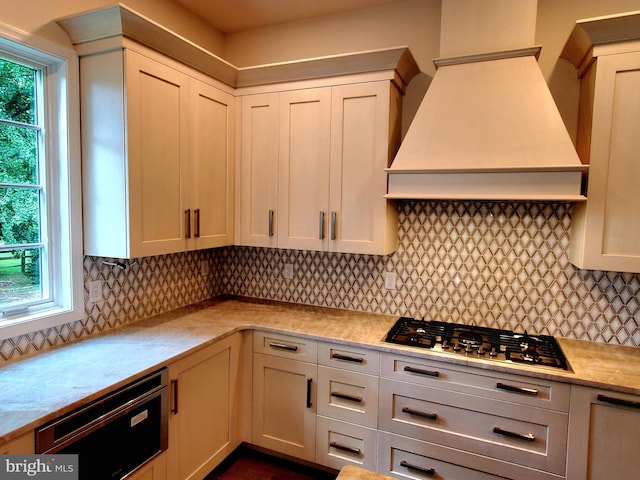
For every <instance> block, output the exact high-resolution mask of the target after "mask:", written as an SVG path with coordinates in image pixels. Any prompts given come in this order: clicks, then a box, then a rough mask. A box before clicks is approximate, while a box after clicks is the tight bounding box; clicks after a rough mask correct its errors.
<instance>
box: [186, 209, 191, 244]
mask: <svg viewBox="0 0 640 480" xmlns="http://www.w3.org/2000/svg"><path fill="white" fill-rule="evenodd" d="M184 225H185V229H186V233H185V237H186V238H191V209H190V208H187V209H186V210H185V211H184Z"/></svg>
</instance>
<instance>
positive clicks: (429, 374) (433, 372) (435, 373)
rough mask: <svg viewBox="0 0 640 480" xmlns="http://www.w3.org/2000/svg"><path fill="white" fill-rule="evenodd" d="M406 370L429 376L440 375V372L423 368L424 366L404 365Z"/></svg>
mask: <svg viewBox="0 0 640 480" xmlns="http://www.w3.org/2000/svg"><path fill="white" fill-rule="evenodd" d="M404 371H405V372H409V373H417V374H418V375H427V376H428V377H439V376H440V372H437V371H435V370H423V369H422V368H416V367H409V366H406V367H404Z"/></svg>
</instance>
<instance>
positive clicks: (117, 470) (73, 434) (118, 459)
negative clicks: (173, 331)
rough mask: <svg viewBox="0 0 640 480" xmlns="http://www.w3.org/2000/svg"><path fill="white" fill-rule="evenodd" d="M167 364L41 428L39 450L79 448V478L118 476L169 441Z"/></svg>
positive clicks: (74, 450) (72, 450) (92, 479)
mask: <svg viewBox="0 0 640 480" xmlns="http://www.w3.org/2000/svg"><path fill="white" fill-rule="evenodd" d="M167 375H168V374H167V369H166V368H164V369H162V370H159V371H157V372H155V373H152V374H150V375H147V376H145V377H143V378H141V379H139V380H136V381H135V382H132V383H130V384H128V385H126V386H124V387H122V388H119V389H117V390H116V391H114V392H112V393H109V394H107V395H105V396H103V397H101V398H99V399H97V400H95V401H93V402H91V403H89V404H88V405H86V406H83V407H81V408H78V409H77V410H74V411H73V412H70V413H68V414H66V415H63V416H61V417H59V418H57V419H55V420H53V421H51V422H49V423H47V424H46V425H43V426H41V427H39V428H37V429H36V453H46V454H54V453H74V454H78V462H79V468H78V470H79V478H80V480H103V479H105V480H107V479H108V480H114V479H115V480H119V479H121V478H123V477H125V476H126V475H128V474H129V473H131V472H132V471H134V470H135V469H136V468H138V467H139V466H140V465H142V464H144V463H145V462H147V461H148V460H150V459H151V458H153V457H155V456H156V455H158V454H159V453H160V452H162V451H164V450H166V449H167V444H168V416H169V413H168V392H167Z"/></svg>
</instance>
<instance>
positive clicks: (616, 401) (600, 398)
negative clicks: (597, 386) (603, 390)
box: [598, 394, 640, 408]
mask: <svg viewBox="0 0 640 480" xmlns="http://www.w3.org/2000/svg"><path fill="white" fill-rule="evenodd" d="M598 401H600V402H605V403H610V404H612V405H619V406H621V407H629V408H640V402H635V401H633V400H625V399H624V398H615V397H607V396H606V395H602V394H600V395H598Z"/></svg>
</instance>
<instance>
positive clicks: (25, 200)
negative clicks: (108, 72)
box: [0, 25, 84, 338]
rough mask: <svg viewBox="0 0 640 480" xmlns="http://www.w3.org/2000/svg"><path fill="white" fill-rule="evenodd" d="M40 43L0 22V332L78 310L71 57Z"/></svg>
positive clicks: (27, 328)
mask: <svg viewBox="0 0 640 480" xmlns="http://www.w3.org/2000/svg"><path fill="white" fill-rule="evenodd" d="M44 43H45V42H44V41H43V40H37V39H34V38H32V37H28V38H27V37H26V36H25V35H24V34H23V33H22V32H17V31H14V30H12V29H10V28H9V27H5V26H1V25H0V338H8V337H11V336H15V335H18V334H22V333H27V332H31V331H36V330H41V329H43V328H47V327H51V326H54V325H58V324H61V323H66V322H70V321H73V320H79V319H81V318H82V316H83V315H82V312H83V310H84V309H83V302H82V247H81V233H80V232H81V214H80V208H81V205H80V201H81V200H80V179H79V178H80V177H79V176H80V166H79V148H78V144H79V142H78V134H77V133H75V134H74V133H73V132H74V131H75V132H78V131H79V122H78V118H77V117H78V113H77V112H78V100H77V97H78V95H77V88H78V87H77V58H76V57H75V54H74V53H73V52H70V51H67V50H66V49H63V48H61V47H58V46H55V45H49V44H46V45H45V44H44ZM43 52H52V53H43ZM74 89H75V92H74ZM72 112H75V113H72Z"/></svg>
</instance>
